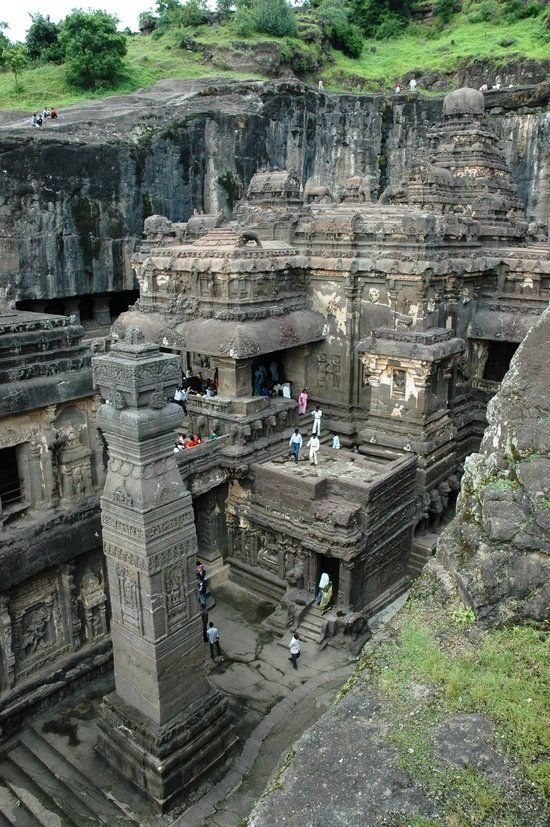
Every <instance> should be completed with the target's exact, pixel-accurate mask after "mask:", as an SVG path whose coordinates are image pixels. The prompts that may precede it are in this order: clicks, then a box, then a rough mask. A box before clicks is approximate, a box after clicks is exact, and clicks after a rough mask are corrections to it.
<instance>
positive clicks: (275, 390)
mask: <svg viewBox="0 0 550 827" xmlns="http://www.w3.org/2000/svg"><path fill="white" fill-rule="evenodd" d="M253 393H254V396H283V397H284V398H285V399H290V398H291V395H292V390H291V383H290V382H284V381H283V380H282V376H281V374H280V371H279V363H278V362H277V361H276V360H275V359H272V360H271V362H270V363H269V365H267V364H263V363H262V364H259V365H258V366H257V367H256V368H255V370H254V387H253Z"/></svg>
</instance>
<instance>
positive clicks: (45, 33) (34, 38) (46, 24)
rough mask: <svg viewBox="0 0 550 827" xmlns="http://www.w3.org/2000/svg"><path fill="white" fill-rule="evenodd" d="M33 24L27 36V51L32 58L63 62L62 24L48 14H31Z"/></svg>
mask: <svg viewBox="0 0 550 827" xmlns="http://www.w3.org/2000/svg"><path fill="white" fill-rule="evenodd" d="M30 18H31V21H32V22H31V25H30V26H29V29H28V31H27V36H26V37H25V43H26V44H27V52H28V55H29V57H30V59H31V60H41V59H42V60H47V61H49V62H51V63H61V61H62V60H63V52H62V50H61V47H60V45H59V32H60V31H61V25H60V24H59V23H54V22H53V21H52V20H50V15H49V14H47V15H46V16H44V15H43V14H31V15H30Z"/></svg>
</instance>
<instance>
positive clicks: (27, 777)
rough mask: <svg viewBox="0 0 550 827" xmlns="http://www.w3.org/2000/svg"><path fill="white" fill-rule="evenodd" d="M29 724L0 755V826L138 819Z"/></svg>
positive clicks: (63, 826)
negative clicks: (6, 751)
mask: <svg viewBox="0 0 550 827" xmlns="http://www.w3.org/2000/svg"><path fill="white" fill-rule="evenodd" d="M90 770H91V768H87V767H86V766H82V767H80V768H77V767H76V766H73V765H72V764H71V763H70V762H69V761H67V759H66V758H65V757H64V756H63V755H62V754H61V752H59V751H58V750H57V749H56V748H55V747H54V746H53V745H52V744H51V743H50V742H49V741H47V740H46V739H45V738H44V737H43V736H42V735H41V734H40V733H39V732H38V731H37V730H35V729H33V728H32V727H30V728H28V729H25V730H24V731H23V732H22V733H21V735H20V736H19V738H18V741H17V742H16V743H15V745H14V746H12V747H11V749H10V751H9V752H8V753H7V754H6V755H4V756H3V757H2V759H0V827H9V826H10V825H15V827H72V826H73V825H78V827H88V825H89V827H91V825H98V824H109V825H111V827H114V825H118V824H120V825H136V824H139V821H137V820H136V819H135V818H134V817H133V816H132V815H131V814H129V813H128V812H127V811H126V809H123V806H124V805H121V806H119V804H118V803H117V802H116V801H115V800H114V799H113V798H112V797H111V798H110V797H108V794H106V793H105V792H104V791H103V790H102V789H101V787H98V786H96V784H95V783H94V781H93V780H92V779H91V778H90V777H88V773H90Z"/></svg>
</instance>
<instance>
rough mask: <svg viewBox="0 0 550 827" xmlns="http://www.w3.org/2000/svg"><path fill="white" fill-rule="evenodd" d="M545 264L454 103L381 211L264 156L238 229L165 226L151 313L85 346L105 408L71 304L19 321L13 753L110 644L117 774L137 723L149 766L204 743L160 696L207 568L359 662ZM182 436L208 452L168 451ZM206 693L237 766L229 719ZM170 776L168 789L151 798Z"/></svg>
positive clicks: (419, 544)
mask: <svg viewBox="0 0 550 827" xmlns="http://www.w3.org/2000/svg"><path fill="white" fill-rule="evenodd" d="M548 251H549V248H548V244H547V243H546V242H543V241H540V240H537V237H536V233H534V232H533V228H530V227H529V226H528V222H527V221H526V219H525V215H524V210H523V205H522V203H521V201H520V199H519V197H518V194H517V191H516V188H515V185H514V183H513V181H512V178H511V175H510V172H509V169H508V167H507V165H506V162H505V160H504V157H503V154H502V152H501V151H500V149H499V147H498V140H497V137H496V135H495V133H494V132H493V131H492V129H491V127H490V125H489V124H488V123H487V121H486V120H485V117H484V100H483V95H482V94H481V93H480V92H477V91H474V90H471V89H459V90H457V91H455V92H453V93H452V94H450V95H448V96H447V97H446V99H445V102H444V107H443V115H442V119H441V121H440V122H439V123H437V124H436V125H435V126H433V127H432V128H431V129H430V131H429V132H428V136H427V142H426V145H425V146H424V147H423V148H422V150H419V151H418V152H417V153H416V155H415V160H414V162H413V164H412V166H411V169H410V173H409V174H408V176H407V178H406V179H405V180H403V181H401V182H400V184H399V186H388V187H387V189H386V190H385V191H384V192H383V193H382V195H381V196H379V197H378V195H377V182H376V181H374V180H373V179H372V178H371V176H370V175H369V173H368V171H365V173H364V174H359V175H356V176H354V177H352V178H348V179H345V180H342V181H340V182H338V183H337V185H336V186H332V187H329V186H327V185H326V184H325V182H323V181H322V180H315V181H312V180H307V181H302V180H300V178H299V177H298V176H297V174H296V172H295V171H294V170H291V169H287V170H280V169H272V170H269V169H263V170H260V171H257V172H256V173H255V174H254V175H253V177H252V178H251V180H250V182H249V185H248V189H247V191H246V194H245V196H244V197H243V198H242V200H241V201H240V202H239V203H238V204H237V206H236V209H235V210H234V212H233V215H232V220H223V219H221V218H220V216H217V215H203V214H195V215H193V216H191V217H190V218H189V219H188V221H187V222H185V223H173V222H171V221H169V220H168V219H167V218H165V217H162V216H159V215H153V216H150V217H149V218H147V219H146V221H145V227H144V236H143V240H142V242H141V244H140V246H139V249H138V251H137V252H136V254H135V258H134V268H135V273H136V276H137V281H138V283H139V299H138V301H137V302H136V304H135V305H133V306H132V307H131V308H130V309H129V310H128V311H127V312H126V313H123V314H122V315H121V316H119V318H118V320H117V321H116V323H115V324H114V327H113V330H112V340H113V345H112V349H111V351H110V352H106V353H102V354H101V355H99V356H97V357H96V359H95V365H94V373H95V393H94V390H92V378H91V366H90V362H91V356H90V351H89V347H87V346H86V345H84V344H83V343H82V336H83V329H82V327H81V326H79V325H78V324H77V323H76V321H75V320H74V317H73V318H72V319H68V318H67V317H62V316H52V315H45V314H40V313H30V312H27V311H25V312H23V311H15V310H14V311H10V310H5V311H3V312H2V315H1V316H0V353H1V361H0V375H1V380H2V382H3V394H2V400H1V401H0V453H1V459H2V463H1V465H0V475H1V476H0V496H1V503H2V513H1V516H2V523H3V538H2V540H3V551H2V575H3V576H2V581H1V582H0V690H1V695H0V738H1V737H9V736H10V735H11V734H13V732H14V731H15V730H16V728H17V726H18V725H19V723H20V722H21V720H22V719H23V717H24V715H25V714H26V713H27V712H28V711H29V710H32V709H33V708H37V706H38V705H40V703H42V702H45V701H46V700H47V698H48V697H49V696H50V695H52V696H53V695H54V694H55V692H57V691H58V690H59V689H60V688H63V687H66V686H67V685H69V684H71V683H74V684H75V685H77V684H78V682H79V681H83V680H85V679H87V678H88V677H89V676H90V675H92V674H96V673H99V672H101V671H102V670H103V671H104V670H107V669H110V668H111V660H110V658H111V633H112V638H113V641H114V643H115V676H116V679H117V693H116V698H114V699H113V700H112V702H111V705H110V707H109V709H108V712H107V713H106V715H107V719H106V720H104V721H103V723H102V725H101V726H102V728H103V735H102V736H101V737H102V745H101V749H102V750H103V752H104V754H105V755H106V757H107V759H108V760H112V761H113V762H117V761H119V762H120V761H122V762H124V761H125V760H126V759H125V757H124V755H123V750H122V748H121V749H120V750H119V749H118V747H117V744H116V743H115V740H116V739H114V738H113V736H112V733H113V731H114V730H115V729H116V727H117V726H119V725H121V724H120V722H121V721H126V722H128V721H130V722H133V723H131V724H129V725H131V726H134V727H135V728H137V729H139V728H140V727H141V729H139V731H140V732H143V733H144V734H143V745H142V746H143V749H142V746H140V747H139V749H142V752H141V753H140V757H134V758H132V759H131V760H130V759H128V761H129V762H130V763H129V766H130V764H131V762H132V761H134V765H133V766H134V769H135V766H137V764H138V763H139V761H142V762H145V760H146V757H147V755H149V754H153V755H154V754H156V755H157V756H158V755H160V754H161V752H162V744H163V743H164V741H163V738H164V739H165V740H166V738H167V735H166V733H167V732H168V731H172V732H175V731H177V733H180V732H184V730H185V732H188V728H189V717H188V712H189V711H188V709H187V711H186V710H183V709H182V708H180V707H181V704H180V705H179V706H178V708H177V709H175V708H174V709H172V708H171V707H170V706H169V705H168V706H167V704H166V697H162V691H161V690H159V689H158V686H159V681H160V683H161V684H162V681H165V680H167V678H166V674H165V673H164V672H163V669H162V663H163V662H164V661H163V658H168V655H169V653H170V652H177V653H179V654H178V657H180V656H181V658H182V659H183V660H184V661H185V662H186V663H187V664H188V665H189V664H191V666H190V667H189V668H193V669H195V667H196V668H197V669H199V666H198V665H197V662H196V655H195V654H194V653H195V650H196V645H197V640H199V638H200V634H201V633H200V622H199V606H198V602H197V595H196V588H195V582H194V576H195V575H194V559H195V556H196V555H198V556H199V559H201V560H203V561H204V562H205V564H206V566H207V569H208V572H209V576H210V577H211V578H212V579H214V580H215V579H216V578H218V579H219V580H222V579H227V578H229V579H230V580H231V581H234V582H236V583H238V584H239V585H240V586H242V587H244V588H246V589H250V590H251V591H253V592H254V593H255V594H257V595H261V596H262V597H264V598H266V599H267V600H269V601H271V602H272V603H273V606H274V611H273V613H272V615H271V616H270V617H269V618H268V620H267V621H266V623H267V625H268V626H269V628H271V629H272V630H274V631H275V632H280V633H281V634H282V633H284V634H286V633H287V632H288V630H289V629H290V628H298V629H300V631H301V633H302V636H303V637H304V638H305V639H306V640H308V639H309V640H314V641H316V642H317V643H324V642H327V641H328V642H329V643H331V644H333V645H339V646H346V647H349V649H350V650H351V651H352V652H357V651H358V650H359V648H360V646H361V645H362V643H363V642H364V640H365V639H366V636H367V634H368V628H367V625H366V621H367V620H368V618H369V617H370V616H371V615H372V613H373V612H375V611H376V610H378V609H380V608H382V607H384V606H385V605H387V604H388V603H389V602H391V601H392V600H393V599H394V598H395V597H396V596H397V595H399V594H401V593H402V592H403V591H405V590H406V589H407V588H408V585H409V584H410V582H411V579H412V578H413V577H414V576H415V575H416V574H417V573H418V571H419V570H420V568H421V567H422V565H423V564H424V562H425V561H426V559H427V558H428V557H429V555H430V554H431V553H432V552H433V550H434V547H435V540H436V536H437V532H438V529H439V527H440V526H441V525H442V524H443V523H444V522H445V521H446V520H447V519H448V518H449V517H450V516H451V515H452V513H453V509H454V504H455V501H456V498H457V495H458V492H459V489H460V479H461V474H462V471H463V463H464V460H465V458H466V457H467V456H468V455H469V454H470V453H471V452H472V451H475V450H476V449H477V447H478V446H479V442H480V438H481V435H482V433H483V430H484V427H485V410H486V406H487V403H488V401H489V400H490V398H491V397H492V396H493V395H494V394H495V392H496V391H497V390H498V388H499V384H500V381H501V380H502V378H503V376H504V374H505V373H506V371H507V369H508V366H509V363H510V359H511V357H512V355H513V353H514V351H515V350H516V348H517V346H518V344H519V343H520V342H521V341H522V339H523V338H524V336H525V334H526V332H527V331H528V330H529V329H530V327H531V326H532V325H533V324H534V323H535V321H536V320H537V318H538V317H539V316H540V314H541V313H542V312H543V310H544V308H545V306H546V305H547V303H548V299H549V298H550V263H549V258H548ZM188 372H192V375H193V376H198V374H199V373H200V374H202V376H203V377H204V378H205V379H206V378H210V379H211V380H212V383H213V384H215V385H216V388H217V393H216V394H215V395H213V396H210V395H198V394H195V395H189V397H188V400H187V412H186V415H185V417H184V418H183V421H181V420H182V413H181V410H180V409H178V408H176V407H175V406H172V405H171V404H168V401H169V400H171V399H172V396H173V393H174V390H175V388H176V386H177V385H178V384H179V383H180V382H181V379H182V377H183V376H185V374H186V373H188ZM264 379H269V380H271V385H272V386H274V389H275V392H274V394H273V395H271V394H270V395H264V394H263V393H262V390H263V386H264V384H265V382H264ZM260 380H262V381H260ZM260 386H261V387H260ZM272 389H273V388H272ZM303 389H307V393H308V407H307V413H306V414H305V415H299V414H298V403H297V397H298V395H299V394H300V392H301V391H302V390H303ZM316 405H318V406H319V408H320V410H321V411H322V418H321V434H320V443H321V445H320V449H319V453H318V464H317V465H311V464H310V462H309V460H308V453H307V448H306V447H305V444H304V448H303V449H302V453H301V456H300V462H299V463H297V464H296V463H294V462H293V460H292V457H291V456H290V454H289V438H290V436H291V434H292V433H293V431H294V429H295V428H298V429H299V430H300V432H301V433H302V435H303V437H304V443H306V442H307V440H308V439H309V435H310V434H311V430H312V423H313V417H312V411H313V409H314V407H315V406H316ZM98 409H99V416H98V417H97V422H96V415H97V413H98ZM163 411H164V414H163V413H162V412H163ZM176 414H177V415H176ZM163 417H164V418H163ZM98 425H99V429H98V427H97V426H98ZM183 431H185V432H186V433H187V434H195V435H199V436H200V437H201V438H202V441H201V443H200V444H199V445H196V446H195V447H193V448H191V449H187V450H184V451H181V452H177V453H175V452H174V450H173V447H174V442H175V441H176V439H177V438H178V436H179V434H181V433H182V432H183ZM334 435H337V436H338V437H339V442H340V446H341V447H340V448H333V447H332V443H333V436H334ZM209 436H210V437H212V438H210V439H208V437H209ZM107 459H108V464H107ZM102 492H103V499H102V508H103V525H101V522H100V508H99V497H100V495H101V493H102ZM83 526H85V527H86V530H83ZM102 536H103V544H104V549H103V548H102V545H101V537H102ZM103 551H104V552H105V556H104V555H103ZM105 560H106V561H107V562H105ZM107 569H108V572H109V574H108V577H107ZM322 572H326V573H327V574H328V575H329V577H330V579H331V581H332V583H333V600H332V605H331V606H330V608H329V610H328V611H327V612H326V613H324V614H322V613H321V612H320V611H319V609H317V607H316V606H315V602H314V601H315V594H316V590H317V585H318V582H319V578H320V575H321V573H322ZM155 590H156V591H157V592H158V594H159V595H162V596H163V597H162V600H163V601H164V602H163V603H162V605H163V608H162V612H161V613H159V614H157V613H156V610H155V611H153V609H152V608H151V606H149V607H147V600H148V599H149V598H150V597H151V594H153V593H155ZM148 596H149V597H148ZM151 618H152V619H151ZM111 624H112V629H111ZM197 635H198V636H199V638H197ZM167 653H168V654H167ZM140 659H142V660H140ZM167 662H168V661H167ZM129 664H134V665H136V669H137V671H134V672H133V671H132V669H133V666H131V665H129ZM140 664H141V665H140ZM143 664H146V666H144V667H143V669H144V670H145V671H143V672H142V673H141V674H142V675H143V681H144V686H147V687H148V689H147V692H145V690H144V691H141V687H140V686H139V680H138V676H139V674H140V669H141V668H142V666H143ZM151 664H155V665H153V666H151ZM155 670H156V671H155ZM199 671H200V670H199ZM197 680H198V681H199V684H198V685H199V687H200V689H199V690H197V692H200V693H202V695H204V696H205V693H206V695H207V694H208V692H209V690H208V688H207V686H206V685H202V684H201V683H200V681H201V680H202V678H197ZM149 681H150V686H149ZM161 689H162V687H161ZM166 691H169V689H168V690H166ZM155 693H158V695H157V694H155ZM196 700H197V694H196V693H195V695H193V693H191V694H190V696H189V698H187V699H186V703H187V704H188V707H189V708H190V707H192V705H193V703H195V702H196ZM209 703H210V704H211V710H212V727H214V728H215V727H216V726H218V725H219V733H218V735H216V738H218V742H219V750H220V751H221V752H223V751H224V750H226V749H228V748H229V746H230V745H231V743H232V736H231V733H230V726H229V724H228V723H227V721H226V720H225V715H226V712H225V707H224V705H223V702H222V700H221V699H220V698H219V697H215V696H214V695H212V697H211V698H210V700H209ZM109 716H110V717H109ZM144 716H145V717H144ZM186 716H187V717H186ZM145 719H147V722H148V723H144V721H145ZM176 720H177V721H178V722H179V723H178V724H177V727H176V725H175V724H174V721H176ZM138 721H139V722H140V723H139V724H138V723H137V722H138ZM151 721H152V722H153V723H151ZM117 722H118V723H117ZM216 722H217V723H216ZM171 726H172V730H170V727H171ZM148 727H149V729H148ZM174 727H175V729H174ZM178 727H179V729H178ZM185 727H187V729H185ZM140 737H141V736H140ZM174 737H176V736H174ZM179 737H180V735H177V738H179ZM181 737H182V738H183V735H182V736H181ZM186 737H187V736H186ZM177 738H176V740H177ZM147 739H149V741H147ZM155 739H156V740H155ZM146 742H147V743H146ZM153 742H154V743H155V744H156V746H154V747H151V743H153ZM140 743H141V742H140ZM182 743H183V741H182ZM182 749H183V747H182ZM155 750H157V752H156V753H155ZM159 751H160V752H159ZM195 755H196V753H195ZM201 755H202V759H204V765H205V766H207V765H208V760H209V758H208V755H206V754H202V753H201ZM134 759H135V760H134ZM129 771H130V770H129ZM131 771H134V770H131ZM136 772H137V770H136ZM149 781H150V779H148V778H143V779H142V781H141V783H142V785H147V783H149ZM151 783H156V782H151ZM170 784H172V787H170ZM177 784H178V780H177V779H175V780H174V778H168V779H166V778H163V779H161V780H160V781H159V788H158V790H159V791H158V798H159V799H162V800H163V801H164V800H167V799H169V797H170V796H171V795H172V793H173V790H174V789H176V788H177ZM174 785H175V786H174Z"/></svg>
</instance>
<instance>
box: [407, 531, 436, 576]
mask: <svg viewBox="0 0 550 827" xmlns="http://www.w3.org/2000/svg"><path fill="white" fill-rule="evenodd" d="M437 539H438V535H437V534H430V533H426V534H421V535H420V536H418V537H415V538H414V540H413V545H412V549H411V553H410V555H409V561H408V565H407V574H408V575H409V577H410V578H411V580H415V579H416V578H417V577H418V575H419V574H420V572H421V571H422V569H423V568H424V566H425V565H426V563H427V562H428V560H429V559H430V557H432V556H433V555H434V554H435V547H436V544H437Z"/></svg>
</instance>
